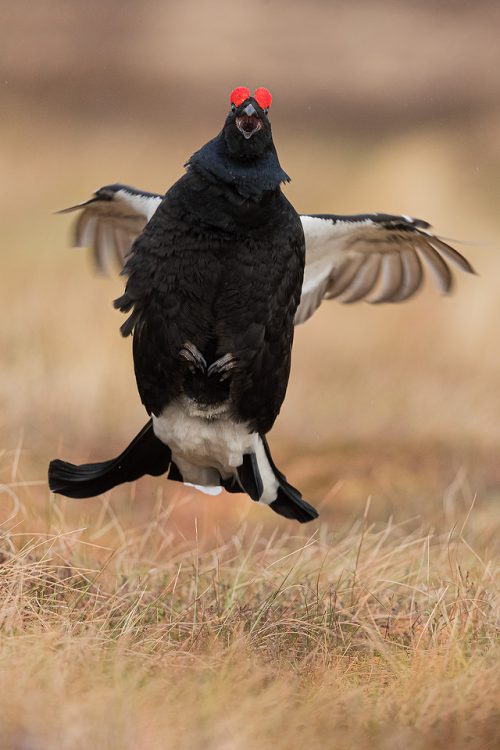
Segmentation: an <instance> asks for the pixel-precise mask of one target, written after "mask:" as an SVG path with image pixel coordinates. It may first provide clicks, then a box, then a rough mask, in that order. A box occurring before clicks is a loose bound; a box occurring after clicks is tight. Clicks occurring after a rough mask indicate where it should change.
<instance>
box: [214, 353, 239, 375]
mask: <svg viewBox="0 0 500 750" xmlns="http://www.w3.org/2000/svg"><path fill="white" fill-rule="evenodd" d="M237 362H238V360H237V359H236V357H235V356H234V355H233V354H230V353H228V354H224V356H223V357H220V358H219V359H217V360H215V362H212V364H211V365H210V367H209V368H208V373H207V374H208V377H209V378H211V377H213V376H214V375H218V376H219V380H220V381H222V380H227V378H228V377H229V376H230V375H231V371H232V370H234V368H235V367H236V364H237Z"/></svg>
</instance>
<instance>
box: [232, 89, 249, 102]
mask: <svg viewBox="0 0 500 750" xmlns="http://www.w3.org/2000/svg"><path fill="white" fill-rule="evenodd" d="M249 96H250V90H249V89H247V88H245V86H238V88H236V89H234V91H232V92H231V96H230V97H229V101H230V102H231V104H234V106H235V107H239V106H240V104H243V102H244V101H245V99H248V97H249Z"/></svg>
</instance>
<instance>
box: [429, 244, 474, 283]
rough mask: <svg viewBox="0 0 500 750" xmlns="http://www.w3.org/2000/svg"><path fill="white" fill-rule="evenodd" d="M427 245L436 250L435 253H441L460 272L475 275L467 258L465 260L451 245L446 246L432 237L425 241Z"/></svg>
mask: <svg viewBox="0 0 500 750" xmlns="http://www.w3.org/2000/svg"><path fill="white" fill-rule="evenodd" d="M427 242H428V244H429V245H431V247H433V248H434V250H436V252H438V253H441V255H444V256H445V257H446V258H447V259H448V260H449V261H451V262H452V263H453V264H454V265H455V266H456V267H457V268H459V269H460V270H461V271H465V273H472V274H474V275H475V274H476V271H475V270H474V268H473V267H472V266H471V264H470V263H469V261H468V260H467V258H465V257H464V256H463V255H462V254H461V253H459V252H458V250H455V248H454V247H451V245H447V244H446V242H443V240H440V239H439V238H438V237H435V236H434V235H432V237H429V239H428V240H427Z"/></svg>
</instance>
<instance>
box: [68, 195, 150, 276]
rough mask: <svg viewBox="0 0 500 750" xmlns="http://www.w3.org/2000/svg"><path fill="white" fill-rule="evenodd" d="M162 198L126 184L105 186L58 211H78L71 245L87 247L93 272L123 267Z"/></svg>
mask: <svg viewBox="0 0 500 750" xmlns="http://www.w3.org/2000/svg"><path fill="white" fill-rule="evenodd" d="M162 198H163V196H161V195H158V194H157V193H147V192H145V191H143V190H136V189H135V188H133V187H129V186H128V185H118V184H117V185H105V186H104V187H102V188H99V190H96V192H95V193H94V195H93V196H92V198H90V200H88V201H85V202H84V203H79V204H78V205H76V206H71V207H70V208H65V209H63V210H62V211H58V213H60V214H67V213H71V212H72V211H80V215H79V216H78V218H77V220H76V221H75V224H74V227H73V233H74V234H73V246H74V247H90V248H91V249H92V250H93V255H94V260H95V263H96V266H97V269H98V270H99V271H101V272H104V273H106V272H108V271H110V270H111V269H112V268H113V267H116V266H118V268H120V269H121V268H122V267H123V263H124V261H125V258H126V256H127V255H128V253H129V250H130V248H131V246H132V243H133V242H134V240H135V239H136V238H137V237H138V236H139V235H140V234H141V232H142V231H143V229H144V227H145V226H146V224H147V223H148V221H149V220H150V218H151V217H152V216H153V214H154V212H155V211H156V209H157V208H158V206H159V205H160V203H161V201H162Z"/></svg>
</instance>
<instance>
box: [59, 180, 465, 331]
mask: <svg viewBox="0 0 500 750" xmlns="http://www.w3.org/2000/svg"><path fill="white" fill-rule="evenodd" d="M162 199H163V196H161V195H159V194H158V193H148V192H145V191H143V190H136V189H135V188H132V187H129V186H127V185H119V184H117V185H106V186H105V187H102V188H100V189H99V190H97V191H96V192H95V193H94V195H93V196H92V198H90V200H88V201H85V202H84V203H79V204H78V205H76V206H71V208H66V209H64V210H63V211H59V212H58V213H63V214H64V213H69V212H72V211H80V212H81V213H80V215H79V216H78V218H77V220H76V222H75V224H74V228H73V231H74V238H73V244H74V246H76V247H90V248H91V249H92V251H93V254H94V259H95V262H96V266H97V268H98V269H99V270H100V271H102V272H108V271H110V270H111V269H112V268H113V267H118V268H119V269H121V268H122V267H123V264H124V260H125V258H126V256H127V255H128V253H129V250H130V248H131V246H132V244H133V242H134V241H135V240H136V238H137V237H138V236H139V235H140V234H141V232H142V231H143V230H144V227H145V226H146V224H147V223H148V221H149V220H150V219H151V217H152V216H153V214H154V213H155V211H156V209H157V208H158V206H159V205H160V203H161V201H162ZM301 220H302V226H303V229H304V234H305V240H306V265H305V271H304V283H303V286H302V296H301V300H300V305H299V307H298V309H297V313H296V315H295V325H299V324H300V323H304V322H305V321H306V320H308V319H309V318H310V317H311V315H312V314H313V313H314V312H315V310H317V308H318V307H319V306H320V304H321V303H322V301H323V300H324V299H334V298H337V299H338V300H339V301H340V302H344V303H351V302H358V301H360V300H364V301H366V302H370V303H372V304H376V303H381V302H402V301H403V300H406V299H409V298H410V297H412V296H413V295H414V294H415V292H417V291H418V290H419V289H420V287H421V286H422V284H423V280H424V269H427V270H428V271H430V273H431V274H432V276H433V278H434V281H435V283H436V285H437V287H438V288H439V290H440V291H441V292H442V293H444V294H446V293H448V292H450V291H451V289H452V285H453V275H452V271H451V268H450V265H451V266H454V267H455V268H459V269H460V270H461V271H464V272H466V273H474V269H473V268H472V266H471V265H470V263H469V261H468V260H467V259H466V258H464V256H463V255H461V254H460V253H459V252H457V250H455V249H454V248H452V247H450V245H448V244H446V243H445V242H443V240H441V239H439V237H437V236H436V235H435V234H433V233H432V232H431V231H429V230H430V224H428V223H427V222H426V221H422V220H421V219H412V218H411V217H409V216H391V215H389V214H380V213H373V214H357V215H353V216H337V215H335V214H303V215H302V216H301Z"/></svg>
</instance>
